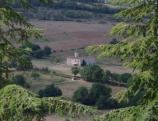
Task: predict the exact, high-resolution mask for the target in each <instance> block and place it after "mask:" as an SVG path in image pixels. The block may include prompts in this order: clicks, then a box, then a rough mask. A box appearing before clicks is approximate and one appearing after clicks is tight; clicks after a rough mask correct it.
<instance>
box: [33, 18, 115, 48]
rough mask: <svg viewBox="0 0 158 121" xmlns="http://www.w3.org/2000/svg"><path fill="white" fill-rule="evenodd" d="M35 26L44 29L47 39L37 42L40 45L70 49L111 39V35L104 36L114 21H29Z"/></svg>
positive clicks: (102, 42)
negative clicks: (103, 22) (102, 22)
mask: <svg viewBox="0 0 158 121" xmlns="http://www.w3.org/2000/svg"><path fill="white" fill-rule="evenodd" d="M31 23H33V24H34V25H35V26H36V27H39V28H43V29H44V35H46V37H47V38H48V41H43V42H41V41H40V42H37V43H38V44H40V45H41V46H42V47H43V46H46V45H48V46H50V47H51V48H52V49H53V50H70V49H76V48H83V47H86V46H88V45H99V44H104V43H107V42H109V41H111V39H112V38H114V37H112V36H106V37H105V34H107V33H108V32H109V31H110V30H111V28H112V27H113V26H114V24H115V23H111V22H107V23H105V24H98V23H93V22H92V23H81V22H69V21H67V22H62V21H36V20H33V21H31Z"/></svg>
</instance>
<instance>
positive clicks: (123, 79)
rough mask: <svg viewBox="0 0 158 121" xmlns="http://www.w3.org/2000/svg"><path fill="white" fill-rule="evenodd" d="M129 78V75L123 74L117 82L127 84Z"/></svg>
mask: <svg viewBox="0 0 158 121" xmlns="http://www.w3.org/2000/svg"><path fill="white" fill-rule="evenodd" d="M131 77H132V75H131V74H130V73H124V74H121V75H120V77H119V81H120V82H124V83H127V81H128V79H129V78H131Z"/></svg>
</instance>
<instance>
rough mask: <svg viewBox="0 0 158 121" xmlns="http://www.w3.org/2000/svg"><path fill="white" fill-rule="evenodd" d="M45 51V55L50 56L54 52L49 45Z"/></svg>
mask: <svg viewBox="0 0 158 121" xmlns="http://www.w3.org/2000/svg"><path fill="white" fill-rule="evenodd" d="M44 53H45V56H49V55H50V54H51V53H52V52H51V48H50V47H48V46H45V47H44Z"/></svg>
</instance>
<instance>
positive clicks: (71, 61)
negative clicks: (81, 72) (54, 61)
mask: <svg viewBox="0 0 158 121" xmlns="http://www.w3.org/2000/svg"><path fill="white" fill-rule="evenodd" d="M83 63H84V64H85V65H95V64H96V60H95V58H94V57H92V56H89V57H80V56H79V54H78V52H77V51H75V53H74V56H72V57H68V58H67V65H72V66H81V65H82V64H83Z"/></svg>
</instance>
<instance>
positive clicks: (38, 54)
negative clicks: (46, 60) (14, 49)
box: [21, 43, 51, 59]
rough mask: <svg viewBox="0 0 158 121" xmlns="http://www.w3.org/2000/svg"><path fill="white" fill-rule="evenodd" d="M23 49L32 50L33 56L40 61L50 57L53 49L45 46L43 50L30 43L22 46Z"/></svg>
mask: <svg viewBox="0 0 158 121" xmlns="http://www.w3.org/2000/svg"><path fill="white" fill-rule="evenodd" d="M21 48H23V49H25V48H30V49H31V50H32V52H31V56H32V57H34V58H38V59H40V58H43V57H46V56H49V55H50V54H51V48H50V47H48V46H45V47H44V49H41V47H40V46H39V45H37V44H32V43H29V44H27V45H24V46H22V47H21Z"/></svg>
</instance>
